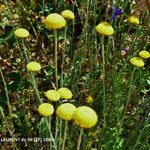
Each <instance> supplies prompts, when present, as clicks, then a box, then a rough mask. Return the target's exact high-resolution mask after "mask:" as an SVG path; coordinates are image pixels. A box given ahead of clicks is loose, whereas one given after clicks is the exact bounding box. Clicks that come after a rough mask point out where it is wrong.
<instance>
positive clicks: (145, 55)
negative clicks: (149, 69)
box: [139, 51, 150, 58]
mask: <svg viewBox="0 0 150 150" xmlns="http://www.w3.org/2000/svg"><path fill="white" fill-rule="evenodd" d="M139 56H140V57H141V58H150V53H149V52H148V51H140V52H139Z"/></svg>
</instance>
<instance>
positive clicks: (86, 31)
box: [84, 0, 89, 60]
mask: <svg viewBox="0 0 150 150" xmlns="http://www.w3.org/2000/svg"><path fill="white" fill-rule="evenodd" d="M88 13H89V0H87V8H86V17H85V25H84V27H85V50H84V60H85V59H86V53H87V43H88V20H89V17H88Z"/></svg>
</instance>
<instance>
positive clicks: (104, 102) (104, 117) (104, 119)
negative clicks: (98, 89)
mask: <svg viewBox="0 0 150 150" xmlns="http://www.w3.org/2000/svg"><path fill="white" fill-rule="evenodd" d="M101 46H102V80H103V124H104V125H105V124H106V93H105V52H104V36H102V37H101Z"/></svg>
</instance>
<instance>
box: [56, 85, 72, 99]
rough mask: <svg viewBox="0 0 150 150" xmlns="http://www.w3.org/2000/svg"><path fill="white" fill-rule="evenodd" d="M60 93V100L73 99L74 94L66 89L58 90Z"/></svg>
mask: <svg viewBox="0 0 150 150" xmlns="http://www.w3.org/2000/svg"><path fill="white" fill-rule="evenodd" d="M58 93H59V94H60V98H62V99H71V98H72V92H71V91H70V90H69V89H68V88H65V87H62V88H60V89H58Z"/></svg>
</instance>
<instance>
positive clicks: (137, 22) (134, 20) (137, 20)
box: [127, 16, 140, 25]
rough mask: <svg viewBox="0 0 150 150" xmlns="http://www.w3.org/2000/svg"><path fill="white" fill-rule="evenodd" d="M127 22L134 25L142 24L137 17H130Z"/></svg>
mask: <svg viewBox="0 0 150 150" xmlns="http://www.w3.org/2000/svg"><path fill="white" fill-rule="evenodd" d="M127 21H128V22H129V23H131V24H133V25H138V24H139V23H140V22H139V19H138V18H137V17H135V16H130V17H129V18H128V19H127Z"/></svg>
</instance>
